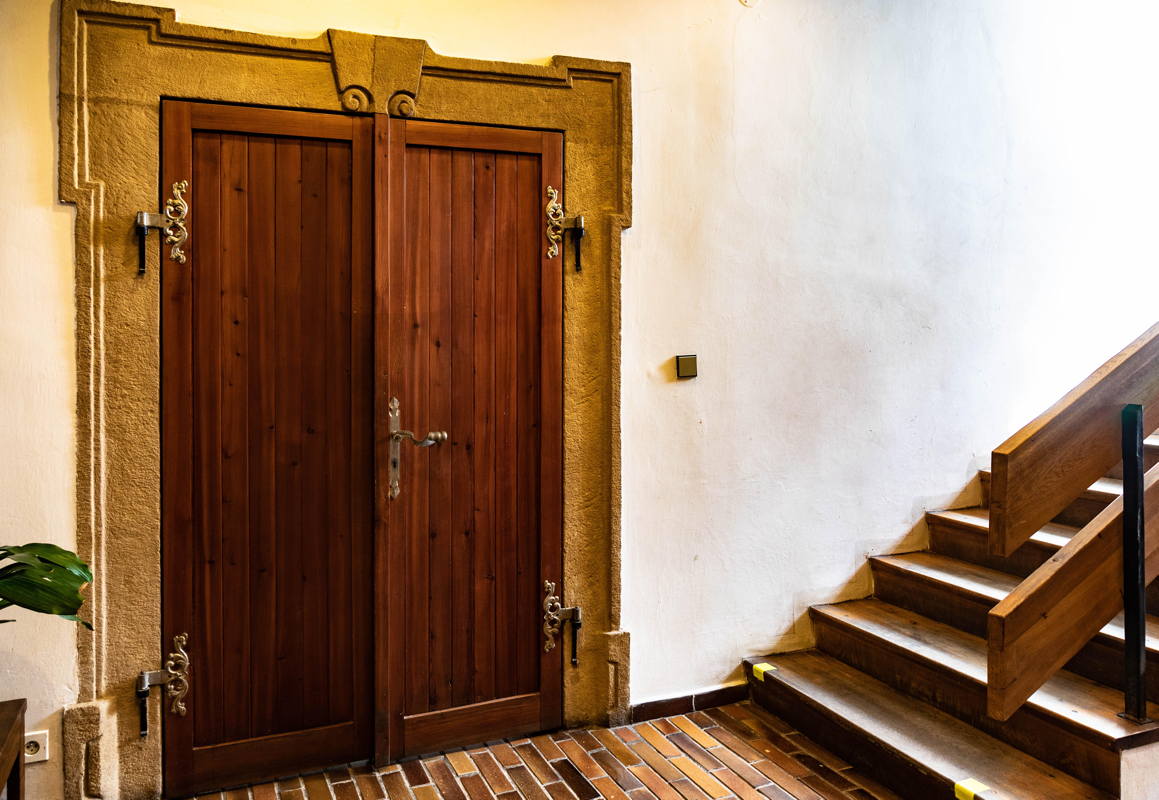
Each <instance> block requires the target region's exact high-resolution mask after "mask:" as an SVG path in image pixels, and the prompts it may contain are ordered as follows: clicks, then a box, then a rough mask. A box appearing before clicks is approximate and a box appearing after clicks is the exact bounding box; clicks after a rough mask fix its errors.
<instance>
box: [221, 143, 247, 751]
mask: <svg viewBox="0 0 1159 800" xmlns="http://www.w3.org/2000/svg"><path fill="white" fill-rule="evenodd" d="M248 151H249V141H248V137H246V136H243V135H238V134H222V137H221V175H222V181H221V298H220V300H219V302H220V304H221V330H222V334H221V443H220V452H221V555H222V560H223V564H222V572H221V576H222V582H221V587H220V589H221V594H220V595H219V600H218V602H220V603H221V617H222V629H223V634H224V635H223V654H222V655H223V659H222V669H223V679H224V684H223V686H222V694H221V698H222V701H223V708H222V710H221V713H222V725H223V728H222V736H223V738H225V739H226V740H234V739H242V738H246V737H247V736H248V735H249V730H250V701H251V694H250V691H249V686H247V685H246V681H245V680H244V679H245V678H246V677H247V676H248V675H249V674H250V643H251V640H250V626H249V605H250V591H249V535H250V508H249V500H250V484H249V429H250V416H249V368H250V364H249V332H248V326H249V308H248V294H249V286H248V272H249V264H248V261H249V248H248V244H247V243H248V237H249V213H248V212H249V207H248V197H247V195H248V193H249V167H248ZM238 676H241V677H242V680H238Z"/></svg>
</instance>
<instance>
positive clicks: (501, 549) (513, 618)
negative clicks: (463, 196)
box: [493, 153, 530, 697]
mask: <svg viewBox="0 0 1159 800" xmlns="http://www.w3.org/2000/svg"><path fill="white" fill-rule="evenodd" d="M516 175H517V172H516V156H515V155H514V154H512V153H499V154H497V155H496V156H495V305H494V308H495V358H494V370H495V400H494V412H493V418H494V420H495V467H494V469H495V479H494V485H495V493H494V504H495V505H494V513H493V517H494V520H495V630H496V632H497V634H496V645H495V696H496V697H508V696H511V695H513V694H515V684H516V678H517V672H516V661H517V657H518V655H519V653H520V651H521V650H522V649H523V648H524V647H525V646H526V645H528V644H530V642H529V640H528V639H527V638H526V637H525V636H520V635H519V633H520V631H519V627H518V625H517V620H518V618H519V608H518V599H519V592H518V589H519V578H518V575H517V574H516V573H517V568H518V549H519V531H518V530H517V528H516V507H515V491H516V481H517V476H516V469H517V467H518V462H517V452H516V439H515V432H516V411H517V406H516V394H515V372H516V358H517V340H516V321H517V316H518V300H519V298H518V294H517V288H518V284H517V280H518V275H517V273H516V270H517V268H518V259H517V253H518V247H517V244H518V242H517V239H516V237H517V234H518V214H517V203H518V199H519V198H518V193H517V192H518V186H517V183H516ZM500 632H501V634H500Z"/></svg>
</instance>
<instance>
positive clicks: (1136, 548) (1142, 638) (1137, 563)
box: [1123, 404, 1147, 722]
mask: <svg viewBox="0 0 1159 800" xmlns="http://www.w3.org/2000/svg"><path fill="white" fill-rule="evenodd" d="M1144 468H1145V465H1144V463H1143V406H1141V405H1137V404H1132V405H1128V406H1126V407H1124V408H1123V616H1124V634H1125V636H1124V639H1125V641H1124V650H1123V656H1124V657H1123V667H1124V674H1123V692H1124V695H1125V700H1126V711H1125V712H1124V713H1123V716H1124V717H1126V718H1128V719H1131V720H1134V721H1136V722H1143V721H1145V720H1146V719H1147V582H1146V561H1145V559H1146V553H1145V550H1144V530H1143V525H1144V523H1143V520H1144V517H1143V471H1144Z"/></svg>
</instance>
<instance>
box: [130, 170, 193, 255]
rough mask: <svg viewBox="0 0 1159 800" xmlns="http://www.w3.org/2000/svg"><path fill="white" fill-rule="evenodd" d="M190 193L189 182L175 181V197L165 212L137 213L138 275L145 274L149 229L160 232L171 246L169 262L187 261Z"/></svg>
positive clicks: (173, 196)
mask: <svg viewBox="0 0 1159 800" xmlns="http://www.w3.org/2000/svg"><path fill="white" fill-rule="evenodd" d="M187 191H189V181H175V182H174V183H173V195H172V197H170V198H169V199H168V200H166V201H165V211H164V212H163V213H161V214H156V213H153V212H151V211H139V212H137V274H138V275H144V274H145V251H146V246H147V242H148V239H149V229H150V228H156V229H158V230H160V231H161V232H162V233H163V234H164V236H165V238H164V242H165V244H167V245H169V260H170V261H176V262H177V263H178V264H184V263H185V260H186V254H185V249H184V247H185V242H186V240H188V239H189V229H188V228H187V227H186V225H185V217H186V216H188V214H189V203H188V201H187V200H186V199H185V193H186V192H187Z"/></svg>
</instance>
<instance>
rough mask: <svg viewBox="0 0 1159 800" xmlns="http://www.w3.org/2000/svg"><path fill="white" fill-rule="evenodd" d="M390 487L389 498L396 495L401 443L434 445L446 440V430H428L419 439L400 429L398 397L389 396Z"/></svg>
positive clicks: (416, 445) (398, 490) (397, 491)
mask: <svg viewBox="0 0 1159 800" xmlns="http://www.w3.org/2000/svg"><path fill="white" fill-rule="evenodd" d="M389 417H390V489H389V490H388V494H389V497H390V499H391V500H393V499H394V498H396V497H398V493H399V492H400V491H401V489H400V488H399V462H400V461H401V460H402V459H401V456H402V452H401V451H402V443H403V441H404V440H407V439H409V440H410V442H411V444H413V445H414V446H415V447H434V446H435V445H437V444H442V443H443V442H445V441H447V432H446V431H428V432H427V435H426V437H425V438H422V439H420V438H419V437H417V436H415V435H414V434H413V433H412V432H411V431H404V430H402V422H401V420H402V412H401V411H400V410H399V404H398V398H397V397H392V398H390V413H389Z"/></svg>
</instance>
